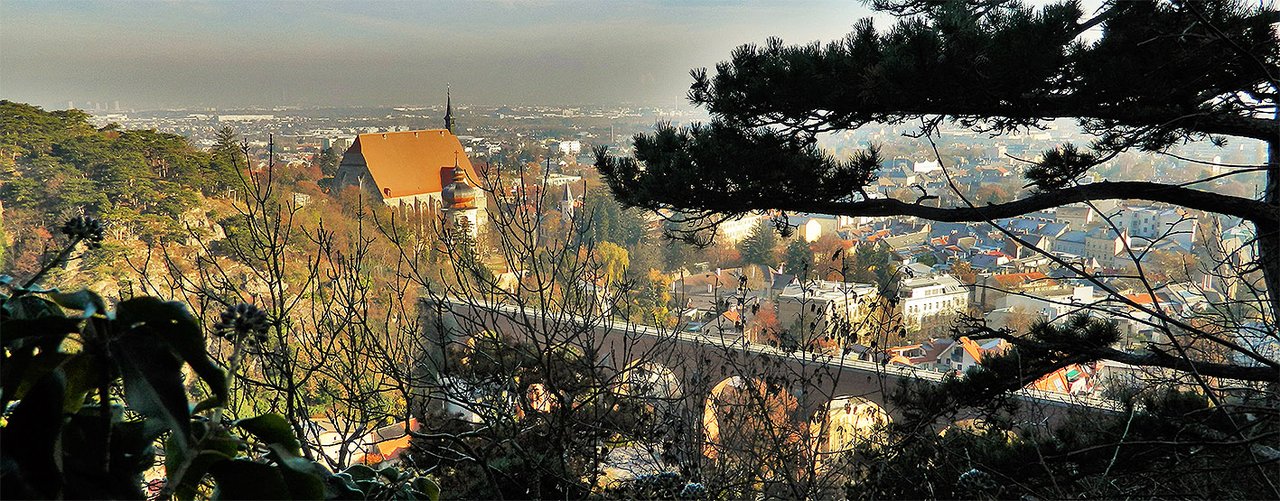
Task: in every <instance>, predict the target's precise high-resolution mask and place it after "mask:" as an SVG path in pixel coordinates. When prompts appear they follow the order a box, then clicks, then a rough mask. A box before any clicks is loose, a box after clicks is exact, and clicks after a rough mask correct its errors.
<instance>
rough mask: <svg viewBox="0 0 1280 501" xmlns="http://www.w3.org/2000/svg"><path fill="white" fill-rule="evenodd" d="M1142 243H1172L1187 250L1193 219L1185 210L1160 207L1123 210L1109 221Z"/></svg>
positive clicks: (1191, 240) (1193, 232)
mask: <svg viewBox="0 0 1280 501" xmlns="http://www.w3.org/2000/svg"><path fill="white" fill-rule="evenodd" d="M1111 221H1112V222H1113V223H1115V225H1116V226H1118V227H1120V228H1121V229H1126V230H1129V236H1130V237H1133V238H1135V239H1138V240H1139V242H1142V243H1150V242H1153V241H1156V240H1157V239H1158V240H1161V241H1172V242H1175V243H1177V244H1178V246H1179V247H1182V248H1183V249H1188V250H1190V249H1191V247H1192V245H1193V244H1194V243H1195V241H1196V218H1194V217H1192V216H1191V215H1190V214H1189V213H1187V212H1186V211H1185V210H1180V209H1174V208H1160V207H1126V208H1124V209H1122V210H1121V211H1120V212H1119V213H1118V214H1116V215H1115V217H1113V218H1112V219H1111Z"/></svg>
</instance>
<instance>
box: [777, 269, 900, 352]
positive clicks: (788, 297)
mask: <svg viewBox="0 0 1280 501" xmlns="http://www.w3.org/2000/svg"><path fill="white" fill-rule="evenodd" d="M876 296H877V292H876V286H874V285H870V284H858V283H852V282H833V281H828V280H810V281H807V282H798V281H797V282H792V283H790V284H788V285H787V286H786V287H785V288H784V289H783V291H782V293H780V294H778V299H777V305H778V323H779V324H780V325H781V326H782V327H783V328H784V329H788V330H790V331H791V332H792V334H795V335H796V337H798V338H800V339H802V340H804V341H808V340H813V339H817V338H821V337H832V338H835V339H840V340H842V341H843V342H845V343H846V344H848V343H855V342H857V334H858V333H859V332H861V331H863V330H865V329H868V328H870V327H871V326H869V325H865V324H867V322H866V321H865V320H866V318H867V314H868V312H869V311H870V308H871V306H870V305H871V303H872V302H873V301H874V299H875V298H876Z"/></svg>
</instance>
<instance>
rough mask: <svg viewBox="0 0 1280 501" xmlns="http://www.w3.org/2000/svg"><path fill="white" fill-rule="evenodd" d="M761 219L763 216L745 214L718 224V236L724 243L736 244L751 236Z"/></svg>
mask: <svg viewBox="0 0 1280 501" xmlns="http://www.w3.org/2000/svg"><path fill="white" fill-rule="evenodd" d="M763 219H764V216H763V215H760V214H747V215H744V216H741V217H738V218H735V219H730V220H728V221H725V222H723V223H720V235H721V236H722V237H723V238H724V241H725V242H726V243H729V244H736V243H738V242H741V241H742V240H743V239H745V238H747V237H748V236H751V232H752V231H755V229H756V226H759V225H760V221H761V220H763Z"/></svg>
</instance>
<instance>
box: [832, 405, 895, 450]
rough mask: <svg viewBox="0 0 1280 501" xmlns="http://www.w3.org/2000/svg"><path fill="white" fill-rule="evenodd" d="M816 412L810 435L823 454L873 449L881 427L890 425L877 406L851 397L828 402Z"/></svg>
mask: <svg viewBox="0 0 1280 501" xmlns="http://www.w3.org/2000/svg"><path fill="white" fill-rule="evenodd" d="M818 413H819V415H817V416H814V420H813V426H814V427H815V429H814V430H813V436H814V437H815V438H816V439H817V440H819V441H820V443H819V444H818V450H819V451H820V452H822V453H824V454H839V453H843V452H848V451H851V450H854V449H856V448H859V447H864V446H872V447H874V446H877V445H879V443H880V442H881V441H882V440H881V439H882V434H883V432H884V430H885V427H886V426H888V425H889V423H891V422H893V418H891V417H890V416H889V413H888V412H887V411H886V410H885V409H884V407H881V406H880V404H878V403H876V402H874V401H872V400H869V399H867V398H863V397H859V396H852V395H850V396H844V397H838V398H833V399H831V401H830V402H828V403H827V407H826V409H823V410H819V411H818Z"/></svg>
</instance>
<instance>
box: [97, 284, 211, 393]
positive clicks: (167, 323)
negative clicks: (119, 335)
mask: <svg viewBox="0 0 1280 501" xmlns="http://www.w3.org/2000/svg"><path fill="white" fill-rule="evenodd" d="M116 322H117V323H118V325H119V326H120V328H121V329H123V330H128V329H135V328H139V327H141V326H145V327H146V328H148V329H151V330H154V331H156V332H158V333H160V334H161V335H162V337H163V339H164V340H165V341H167V342H168V345H169V346H170V347H171V348H172V349H173V350H174V352H175V353H177V354H178V356H179V357H181V358H182V360H183V361H185V362H186V363H187V365H190V366H191V369H192V370H194V371H195V373H196V375H198V376H200V379H202V380H204V382H205V383H208V385H209V387H210V388H212V389H213V393H214V395H216V396H217V397H218V401H219V402H226V400H227V376H226V373H224V372H223V371H222V369H221V368H219V367H218V365H217V364H215V363H214V362H213V360H212V359H210V358H209V352H208V351H207V350H206V349H205V344H204V336H203V335H202V334H201V333H200V323H199V322H197V321H196V319H195V317H193V316H191V313H190V312H188V311H187V308H186V306H183V305H182V303H179V302H175V301H167V302H166V301H161V300H160V299H157V298H154V297H139V298H133V299H129V300H127V301H123V302H121V303H120V304H119V305H118V306H116Z"/></svg>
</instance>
